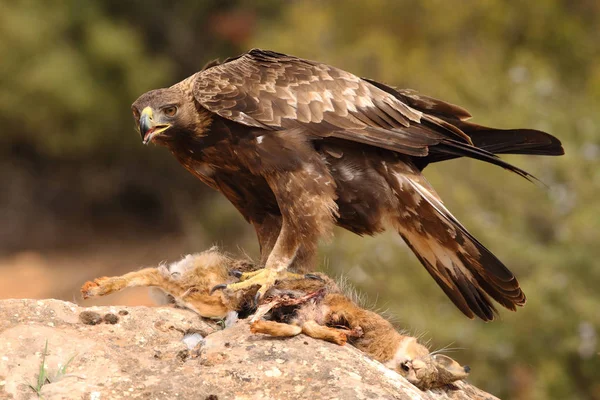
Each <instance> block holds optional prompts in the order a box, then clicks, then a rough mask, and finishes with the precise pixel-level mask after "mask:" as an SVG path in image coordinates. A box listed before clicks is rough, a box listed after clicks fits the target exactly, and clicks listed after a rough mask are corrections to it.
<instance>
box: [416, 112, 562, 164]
mask: <svg viewBox="0 0 600 400" xmlns="http://www.w3.org/2000/svg"><path fill="white" fill-rule="evenodd" d="M442 119H444V120H445V121H447V122H449V123H452V124H453V125H454V126H456V127H457V128H459V129H460V130H462V131H463V132H464V133H466V134H467V136H469V137H470V138H471V141H472V142H473V146H474V147H477V148H478V149H481V150H482V151H484V152H487V153H492V154H530V155H542V156H560V155H563V154H565V150H564V148H563V147H562V143H561V142H560V140H558V139H557V138H556V137H554V136H552V135H550V134H548V133H546V132H542V131H537V130H535V129H494V128H488V127H485V126H481V125H477V124H473V123H470V122H465V121H458V120H450V119H448V118H442ZM463 156H468V157H473V156H471V155H468V154H464V153H459V152H455V151H454V152H453V151H447V149H444V147H443V146H442V147H439V146H438V147H437V148H436V147H431V148H430V153H429V154H428V155H427V156H426V157H424V158H423V159H420V160H417V163H418V166H419V168H420V169H423V168H425V166H427V165H428V164H431V163H434V162H440V161H445V160H451V159H454V158H458V157H463ZM486 161H487V160H486Z"/></svg>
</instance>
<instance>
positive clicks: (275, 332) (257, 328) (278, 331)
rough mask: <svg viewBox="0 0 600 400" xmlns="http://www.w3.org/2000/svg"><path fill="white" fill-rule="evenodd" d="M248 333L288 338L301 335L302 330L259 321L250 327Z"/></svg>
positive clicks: (281, 324) (296, 327) (277, 323)
mask: <svg viewBox="0 0 600 400" xmlns="http://www.w3.org/2000/svg"><path fill="white" fill-rule="evenodd" d="M250 331H251V332H252V333H264V334H266V335H271V336H276V337H290V336H296V335H298V334H300V333H302V328H300V327H299V326H297V325H290V324H283V323H281V322H274V321H265V320H264V319H259V320H258V321H254V322H253V323H252V325H250Z"/></svg>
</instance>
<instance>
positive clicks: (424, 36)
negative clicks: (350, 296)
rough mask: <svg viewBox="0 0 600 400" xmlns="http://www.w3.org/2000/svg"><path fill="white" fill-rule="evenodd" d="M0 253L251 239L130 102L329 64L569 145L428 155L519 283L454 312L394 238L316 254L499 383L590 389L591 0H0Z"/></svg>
mask: <svg viewBox="0 0 600 400" xmlns="http://www.w3.org/2000/svg"><path fill="white" fill-rule="evenodd" d="M0 8H1V12H0V59H1V60H2V62H1V63H0V126H2V133H1V134H0V154H1V156H0V181H1V182H2V186H3V190H2V191H1V193H0V220H1V221H2V227H0V243H2V244H1V245H0V246H1V247H0V251H2V252H4V253H7V252H11V251H16V250H22V249H32V248H33V249H44V248H50V247H53V248H56V247H63V248H66V249H73V251H75V248H76V246H75V244H76V243H85V242H86V241H94V240H98V238H100V237H104V236H111V237H112V238H113V239H116V240H119V239H120V238H123V237H138V238H152V237H155V236H158V235H159V234H160V235H167V234H173V235H182V236H183V237H184V238H186V240H190V242H192V243H195V245H196V250H201V249H202V248H201V247H200V248H197V247H199V246H200V245H208V244H210V243H211V242H213V241H217V242H218V241H221V242H223V243H226V244H227V245H228V247H229V248H231V249H235V246H236V245H240V246H241V247H243V248H245V249H247V250H248V251H249V252H250V253H253V254H256V246H255V244H254V241H255V239H254V238H253V232H252V230H251V229H249V227H248V226H247V225H245V223H244V222H243V219H242V218H241V217H240V216H239V215H237V212H236V211H235V210H234V209H233V207H231V206H230V205H229V204H228V203H227V202H226V200H225V199H224V198H222V197H220V196H218V195H216V194H214V193H211V192H209V191H208V189H207V188H204V187H203V186H202V185H201V184H200V182H196V181H195V180H194V178H193V177H191V176H188V175H189V174H187V173H186V172H185V171H184V170H183V169H182V168H181V167H179V166H178V164H177V163H176V161H175V160H174V159H173V157H172V156H171V155H170V154H168V152H167V151H165V150H164V149H158V148H156V149H151V148H146V147H144V146H142V145H141V143H140V140H139V138H138V137H136V134H135V131H134V130H133V128H132V121H131V115H130V109H129V107H130V104H131V102H132V101H133V100H135V98H136V97H137V96H138V95H139V94H141V93H143V92H145V91H147V90H149V89H153V88H156V87H160V86H166V85H170V84H172V83H174V82H177V81H179V80H180V79H183V78H184V77H186V76H188V75H190V74H192V73H194V72H195V71H197V70H198V69H199V68H200V67H201V66H202V65H203V64H204V63H205V62H206V61H208V60H210V59H213V58H217V57H220V58H225V57H228V56H232V55H236V54H239V53H241V52H243V51H245V50H247V49H249V48H251V47H262V48H269V49H273V50H277V51H280V52H287V53H290V54H294V55H298V56H302V57H305V58H310V59H316V60H320V61H323V62H327V63H330V64H333V65H336V66H338V67H341V68H343V69H346V70H349V71H352V72H354V73H357V74H359V75H362V76H368V77H371V78H374V79H378V80H381V81H384V82H387V83H390V84H393V85H396V86H399V87H410V88H413V89H416V90H418V91H420V92H422V93H425V94H428V95H430V96H433V97H438V98H441V99H444V100H447V101H450V102H453V103H456V104H460V105H462V106H464V107H466V108H467V109H468V110H469V111H470V112H471V113H472V114H473V115H475V121H476V122H479V123H482V124H489V125H492V126H496V127H507V128H508V127H531V128H537V129H542V130H545V131H548V132H550V133H553V134H555V135H557V136H558V137H559V138H560V139H561V140H562V141H563V144H564V146H565V149H566V151H567V154H566V155H565V156H564V157H560V158H543V157H518V156H511V157H507V159H509V161H511V162H513V163H515V164H517V165H518V166H520V167H523V168H525V169H526V170H528V171H530V172H532V173H533V174H534V175H536V176H538V177H539V178H540V179H541V180H542V181H543V182H544V183H546V184H547V185H548V188H538V187H536V186H534V185H531V184H529V183H528V182H526V181H525V180H523V179H520V178H518V177H517V176H511V175H509V174H508V173H507V172H505V171H503V170H501V169H499V168H494V167H492V166H489V165H485V164H483V163H480V162H476V161H472V160H457V161H450V162H445V163H443V164H438V165H434V166H430V167H428V169H427V171H426V172H427V176H428V177H429V178H430V180H431V181H432V182H433V184H434V186H435V187H436V188H438V190H439V192H440V194H441V196H442V198H444V199H445V201H446V203H447V205H448V207H449V208H450V209H451V210H452V211H453V212H454V213H455V215H456V216H457V217H458V218H459V219H460V220H461V221H462V222H463V223H464V224H465V225H466V226H467V227H468V228H469V229H470V230H471V231H472V233H473V234H474V235H475V236H476V237H478V238H480V239H481V241H482V242H483V243H485V244H487V245H488V247H489V248H490V249H491V250H492V251H493V252H494V253H495V254H496V255H497V256H498V257H499V258H500V259H501V260H503V261H504V262H505V263H506V264H507V265H508V266H509V267H510V269H511V270H513V271H514V272H515V273H516V274H517V276H518V277H519V279H520V281H521V283H522V286H523V287H524V289H525V292H526V293H527V295H528V303H527V306H526V307H525V308H524V309H522V310H519V312H517V313H516V314H513V313H509V312H505V311H501V313H502V314H501V318H500V320H499V321H496V322H493V323H489V324H484V323H482V322H480V321H469V320H467V319H465V318H464V317H463V316H462V315H461V314H460V313H459V312H458V311H457V310H456V309H455V308H454V306H453V305H452V304H451V302H450V301H449V300H447V299H446V298H445V296H444V294H443V293H442V291H441V290H439V289H438V287H437V285H436V284H435V283H434V281H433V280H432V279H431V278H430V277H429V275H428V274H427V273H426V271H425V270H424V269H423V268H422V267H420V266H419V263H418V261H417V260H416V258H415V257H414V256H413V255H412V254H411V253H410V252H409V250H408V249H407V248H406V247H405V246H404V245H403V244H402V242H401V239H400V238H399V237H398V236H397V235H394V234H385V235H382V236H379V237H377V238H358V237H356V236H353V235H352V234H350V233H348V232H343V231H341V230H340V231H338V232H337V235H336V239H335V241H333V242H332V243H330V244H324V246H323V250H324V253H325V254H326V258H327V260H328V261H327V262H326V263H325V264H327V265H326V269H327V270H328V271H330V272H332V273H334V274H342V273H344V274H346V275H348V276H349V277H350V279H351V280H352V281H353V282H355V283H356V284H357V285H358V286H359V288H360V289H361V290H363V291H365V292H367V293H368V294H369V295H370V297H371V298H372V299H374V300H375V299H376V300H377V305H378V306H379V307H382V308H389V310H390V311H391V312H392V313H393V314H395V315H397V316H398V317H399V318H398V319H399V324H400V325H401V326H404V327H407V328H409V329H411V330H413V331H414V332H417V333H423V332H426V334H425V336H426V337H429V338H431V339H432V342H433V346H434V347H442V346H445V345H448V344H449V343H452V347H458V348H461V349H464V350H460V352H459V353H458V354H456V356H457V358H458V359H460V361H461V362H463V363H468V364H470V365H471V366H472V367H473V373H472V381H473V382H474V383H475V384H477V385H480V386H481V387H482V388H484V389H486V390H487V391H490V392H491V393H494V394H496V395H498V396H500V397H502V398H510V399H567V398H568V399H600V358H599V356H598V353H599V351H600V349H599V344H598V330H599V329H600V291H599V288H600V261H599V260H600V246H599V245H598V244H599V243H600V201H598V199H597V195H598V193H600V113H599V111H598V110H600V3H599V2H597V1H595V0H579V1H567V0H540V1H535V2H504V1H501V0H488V1H485V2H476V1H465V2H460V3H457V2H446V1H441V0H424V1H392V0H390V1H385V0H369V1H362V2H359V1H348V2H341V1H286V2H279V1H275V0H270V1H249V0H248V1H243V0H238V1H235V0H228V1H213V2H209V1H201V2H196V1H192V0H186V1H179V2H176V3H175V2H173V3H171V2H159V1H141V0H136V1H129V2H117V1H115V0H107V1H104V2H86V1H81V2H80V1H75V0H71V1H68V0H64V1H57V0H56V1H51V2H49V3H45V2H40V1H37V2H36V1H24V0H23V1H16V2H3V3H2V5H1V6H0Z"/></svg>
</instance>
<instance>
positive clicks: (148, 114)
mask: <svg viewBox="0 0 600 400" xmlns="http://www.w3.org/2000/svg"><path fill="white" fill-rule="evenodd" d="M170 127H171V124H155V123H154V120H153V119H152V108H150V107H146V108H144V109H143V110H142V115H141V116H140V135H142V142H143V143H144V144H148V143H150V142H151V141H152V140H153V139H154V138H155V137H156V136H158V135H160V134H161V133H162V132H164V131H166V130H167V129H169V128H170Z"/></svg>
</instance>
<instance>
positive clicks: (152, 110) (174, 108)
mask: <svg viewBox="0 0 600 400" xmlns="http://www.w3.org/2000/svg"><path fill="white" fill-rule="evenodd" d="M190 97H191V96H186V94H185V93H184V92H182V91H181V90H180V89H177V88H166V89H156V90H151V91H149V92H146V93H144V94H143V95H141V96H140V97H139V98H138V99H137V100H136V101H135V102H134V103H133V105H132V106H131V110H132V112H133V118H134V119H135V123H136V126H137V128H138V129H139V132H140V135H141V137H142V141H143V142H144V144H148V143H150V142H155V143H158V144H163V145H166V144H168V143H169V142H170V141H173V140H175V139H177V137H178V136H180V135H182V134H188V135H189V134H193V133H194V132H195V131H196V130H197V128H198V123H199V121H198V116H199V115H198V112H197V110H196V107H195V103H194V100H193V98H190Z"/></svg>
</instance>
